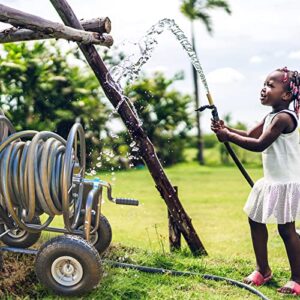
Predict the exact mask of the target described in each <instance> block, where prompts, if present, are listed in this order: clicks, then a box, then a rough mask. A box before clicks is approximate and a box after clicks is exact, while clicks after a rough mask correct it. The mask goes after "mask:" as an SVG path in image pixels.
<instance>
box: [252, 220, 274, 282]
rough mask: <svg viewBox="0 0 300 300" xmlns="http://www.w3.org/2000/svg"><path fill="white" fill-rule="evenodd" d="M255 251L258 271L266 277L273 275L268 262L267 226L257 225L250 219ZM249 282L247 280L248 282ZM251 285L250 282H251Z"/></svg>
mask: <svg viewBox="0 0 300 300" xmlns="http://www.w3.org/2000/svg"><path fill="white" fill-rule="evenodd" d="M249 224H250V229H251V237H252V244H253V249H254V253H255V257H256V270H257V271H258V272H260V273H261V274H262V275H263V276H264V277H267V276H269V275H270V274H271V269H270V266H269V262H268V251H267V243H268V230H267V226H266V224H262V223H257V222H255V221H253V220H251V219H250V218H249ZM246 282H247V280H246ZM249 283H250V282H249Z"/></svg>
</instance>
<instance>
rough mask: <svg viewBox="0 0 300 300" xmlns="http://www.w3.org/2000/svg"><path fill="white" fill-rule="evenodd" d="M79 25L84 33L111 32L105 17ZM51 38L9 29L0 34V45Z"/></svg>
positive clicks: (44, 34) (33, 32) (12, 28)
mask: <svg viewBox="0 0 300 300" xmlns="http://www.w3.org/2000/svg"><path fill="white" fill-rule="evenodd" d="M80 23H81V25H82V27H83V29H84V30H85V31H91V32H98V33H100V34H101V35H102V34H103V33H110V31H111V22H110V19H109V18H107V17H105V18H95V19H92V20H86V21H81V22H80ZM52 38H55V36H54V35H53V34H52V35H49V34H46V33H43V32H40V31H33V30H30V29H24V28H18V27H10V28H7V29H4V30H2V31H1V32H0V43H13V42H20V41H33V40H44V39H52Z"/></svg>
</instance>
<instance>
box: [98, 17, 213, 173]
mask: <svg viewBox="0 0 300 300" xmlns="http://www.w3.org/2000/svg"><path fill="white" fill-rule="evenodd" d="M165 30H169V31H171V32H172V33H173V34H174V36H175V38H176V39H177V40H178V42H179V43H180V44H181V46H182V47H183V49H184V51H185V52H186V53H187V54H188V56H189V58H190V60H191V63H192V64H193V66H194V68H195V69H196V71H197V73H198V75H199V77H200V79H201V82H202V84H203V86H204V88H205V90H206V93H207V94H208V93H209V88H208V84H207V81H206V78H205V75H204V72H203V69H202V66H201V64H200V61H199V59H198V57H197V55H196V53H195V51H194V50H193V47H192V44H191V43H190V42H189V40H188V38H187V36H186V35H185V34H184V32H183V31H182V30H181V29H180V28H179V26H178V25H177V24H176V23H175V21H174V20H173V19H167V18H165V19H162V20H160V21H159V22H157V23H156V24H155V25H153V26H152V27H151V28H150V29H149V30H148V31H147V33H146V34H145V36H144V37H143V38H142V39H141V40H140V41H139V42H138V43H133V45H134V47H135V48H136V49H137V51H136V52H137V53H131V54H130V55H129V56H127V57H126V58H125V59H124V60H123V61H122V62H121V63H120V64H119V65H117V66H114V67H113V68H111V69H110V71H109V73H108V74H107V78H106V80H107V83H108V84H109V85H110V87H111V88H112V89H114V90H115V91H116V92H117V93H118V94H119V95H120V97H121V101H120V102H119V103H118V105H117V107H116V108H115V109H114V110H113V111H112V112H111V114H110V115H109V119H110V118H111V117H112V115H113V114H114V113H116V112H118V110H119V109H120V108H121V105H122V104H123V102H124V101H125V102H127V103H128V105H129V106H130V107H131V109H132V111H133V112H134V114H135V116H136V118H137V120H138V122H139V126H142V121H141V120H140V118H139V116H138V113H137V111H136V109H135V106H134V104H133V103H132V102H131V101H130V99H129V98H128V97H127V96H126V95H124V91H123V88H122V83H123V82H125V83H128V82H129V83H130V82H132V81H134V80H135V79H137V78H138V76H139V74H140V71H141V69H142V67H143V65H144V64H145V63H146V62H147V61H148V60H149V59H150V58H151V56H152V53H153V51H154V49H155V47H156V46H157V45H158V36H159V35H160V34H162V33H163V32H164V31H165ZM130 148H131V150H132V151H133V152H138V150H139V149H138V147H137V146H136V144H135V142H134V141H133V142H132V143H131V144H130ZM103 154H104V156H106V160H108V159H111V158H112V156H111V155H109V154H107V153H103ZM127 157H128V158H129V159H130V160H131V159H132V158H135V157H134V156H133V155H132V154H130V153H127ZM99 160H100V157H99ZM100 166H101V163H100V162H99V163H98V164H97V167H100ZM130 166H133V165H132V164H130Z"/></svg>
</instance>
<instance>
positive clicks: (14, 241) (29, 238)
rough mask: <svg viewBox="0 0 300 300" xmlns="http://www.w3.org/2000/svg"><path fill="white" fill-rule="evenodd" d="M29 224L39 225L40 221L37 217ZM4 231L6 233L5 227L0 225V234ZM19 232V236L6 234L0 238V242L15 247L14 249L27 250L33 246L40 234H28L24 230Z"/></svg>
mask: <svg viewBox="0 0 300 300" xmlns="http://www.w3.org/2000/svg"><path fill="white" fill-rule="evenodd" d="M31 223H33V224H38V225H40V224H41V220H40V218H39V217H34V218H33V219H32V222H31ZM5 231H6V228H5V225H4V224H0V234H1V233H3V232H5ZM20 232H21V235H20V236H17V235H14V234H13V232H10V233H7V234H6V235H4V236H3V237H2V238H1V241H2V242H3V243H4V244H5V245H7V246H11V247H16V248H28V247H30V246H32V245H34V244H35V243H36V242H37V241H38V240H39V238H40V236H41V232H37V233H30V232H27V231H25V230H20Z"/></svg>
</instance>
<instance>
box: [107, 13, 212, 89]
mask: <svg viewBox="0 0 300 300" xmlns="http://www.w3.org/2000/svg"><path fill="white" fill-rule="evenodd" d="M165 30H169V31H171V32H172V33H173V34H174V36H175V38H176V39H177V40H178V42H179V43H180V44H181V46H182V47H183V49H184V51H185V52H186V53H187V54H188V56H189V58H190V60H191V63H192V64H193V66H194V68H195V69H196V71H197V72H198V74H199V77H200V79H201V81H202V84H203V86H204V88H205V90H206V93H209V88H208V85H207V81H206V78H205V75H204V72H203V69H202V66H201V64H200V61H199V59H198V57H197V55H196V53H195V51H194V50H193V47H192V44H191V43H190V42H189V40H188V38H187V36H186V35H185V34H184V32H183V31H182V30H181V29H180V27H179V26H178V25H177V24H176V23H175V21H174V20H173V19H167V18H165V19H162V20H160V21H159V22H157V23H156V24H155V25H153V26H152V27H151V28H150V29H149V30H148V31H147V33H146V35H145V36H144V37H143V38H142V39H141V40H140V41H139V42H138V43H136V44H135V45H136V46H137V47H138V49H139V52H140V53H139V54H138V55H133V54H130V55H129V56H128V57H126V58H125V59H124V60H123V61H122V62H121V63H120V64H119V65H117V66H115V67H113V68H112V69H111V70H110V74H111V76H112V78H113V79H114V81H115V82H116V83H118V84H119V86H120V83H121V80H122V79H124V78H125V79H127V80H128V81H129V82H131V81H133V80H135V79H136V78H137V77H138V75H139V73H140V71H141V68H142V67H143V65H144V64H145V63H146V62H147V61H148V60H149V59H150V57H151V56H152V53H153V51H154V49H155V47H156V45H157V44H158V36H159V35H160V34H162V33H163V32H164V31H165ZM136 56H137V57H138V58H137V59H134V58H135V57H136Z"/></svg>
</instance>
